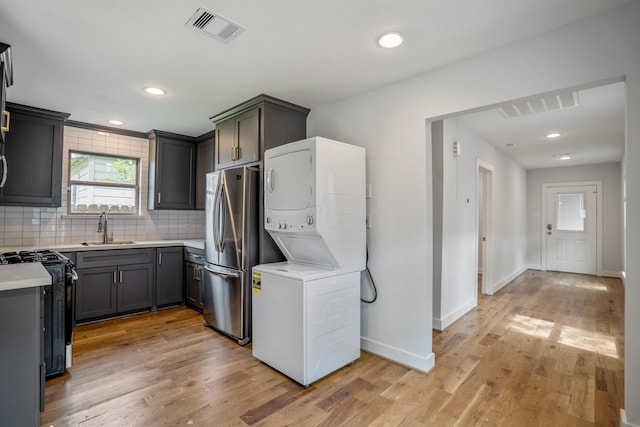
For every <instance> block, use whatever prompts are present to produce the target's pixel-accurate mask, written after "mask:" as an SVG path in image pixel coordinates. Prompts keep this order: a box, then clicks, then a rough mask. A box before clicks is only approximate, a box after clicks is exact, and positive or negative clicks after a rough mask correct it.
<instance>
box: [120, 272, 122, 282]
mask: <svg viewBox="0 0 640 427" xmlns="http://www.w3.org/2000/svg"><path fill="white" fill-rule="evenodd" d="M120 283H122V270H120Z"/></svg>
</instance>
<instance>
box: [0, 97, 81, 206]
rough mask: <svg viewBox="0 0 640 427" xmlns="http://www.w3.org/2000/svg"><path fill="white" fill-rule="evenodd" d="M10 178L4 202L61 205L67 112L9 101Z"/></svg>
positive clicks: (0, 195)
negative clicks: (63, 147)
mask: <svg viewBox="0 0 640 427" xmlns="http://www.w3.org/2000/svg"><path fill="white" fill-rule="evenodd" d="M7 111H9V112H10V114H11V122H10V127H9V130H8V131H7V132H6V134H5V142H6V143H5V146H4V149H5V157H6V160H7V180H6V182H5V185H4V187H3V188H0V205H13V206H45V207H59V206H60V203H61V199H60V195H61V184H62V137H63V131H64V121H65V120H66V119H67V117H69V115H68V114H66V113H59V112H56V111H49V110H43V109H40V108H34V107H27V106H24V105H18V104H12V103H9V102H8V103H7Z"/></svg>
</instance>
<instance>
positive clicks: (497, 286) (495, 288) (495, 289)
mask: <svg viewBox="0 0 640 427" xmlns="http://www.w3.org/2000/svg"><path fill="white" fill-rule="evenodd" d="M528 269H530V267H528V266H525V267H522V268H521V269H520V270H518V271H515V272H513V273H511V274H510V275H508V276H507V277H505V278H504V279H502V280H500V281H499V282H498V283H496V284H495V285H493V293H494V294H495V293H496V292H498V291H499V290H500V289H502V288H504V287H505V286H507V284H508V283H509V282H511V281H512V280H513V279H515V278H516V277H518V276H519V275H521V274H522V273H524V272H525V271H527V270H528Z"/></svg>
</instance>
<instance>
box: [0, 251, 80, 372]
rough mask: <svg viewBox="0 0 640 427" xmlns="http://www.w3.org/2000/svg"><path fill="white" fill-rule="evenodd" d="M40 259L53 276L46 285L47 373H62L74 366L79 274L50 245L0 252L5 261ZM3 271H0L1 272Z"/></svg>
mask: <svg viewBox="0 0 640 427" xmlns="http://www.w3.org/2000/svg"><path fill="white" fill-rule="evenodd" d="M30 262H40V263H42V265H43V266H44V268H45V269H46V270H47V272H48V273H49V275H50V276H51V284H50V285H47V286H44V287H43V295H44V298H43V304H44V307H43V314H44V319H43V320H44V360H45V366H46V372H45V376H46V378H50V377H52V376H56V375H60V374H63V373H64V371H65V368H68V367H69V366H71V361H72V358H73V356H72V343H73V295H74V289H73V288H74V286H75V282H76V280H77V279H78V275H77V273H76V271H75V266H74V265H73V263H72V262H71V260H70V259H69V258H67V257H66V256H64V255H62V254H61V253H59V252H56V251H54V250H50V249H38V250H26V251H12V252H3V253H0V270H1V269H2V264H22V263H30ZM0 274H1V273H0Z"/></svg>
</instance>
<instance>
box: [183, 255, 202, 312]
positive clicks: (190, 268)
mask: <svg viewBox="0 0 640 427" xmlns="http://www.w3.org/2000/svg"><path fill="white" fill-rule="evenodd" d="M185 276H186V281H187V296H186V300H187V303H188V304H189V305H190V306H191V307H193V308H196V309H197V310H198V311H202V310H203V309H204V302H203V298H202V266H201V265H198V264H194V263H192V262H187V263H186V264H185Z"/></svg>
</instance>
